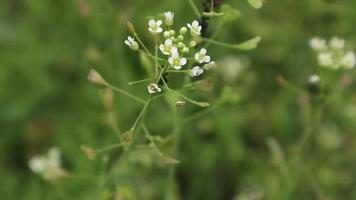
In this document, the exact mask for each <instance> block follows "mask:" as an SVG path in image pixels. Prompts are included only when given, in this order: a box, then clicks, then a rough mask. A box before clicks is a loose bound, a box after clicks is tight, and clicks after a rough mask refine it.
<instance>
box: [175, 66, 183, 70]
mask: <svg viewBox="0 0 356 200" xmlns="http://www.w3.org/2000/svg"><path fill="white" fill-rule="evenodd" d="M174 69H182V66H174Z"/></svg>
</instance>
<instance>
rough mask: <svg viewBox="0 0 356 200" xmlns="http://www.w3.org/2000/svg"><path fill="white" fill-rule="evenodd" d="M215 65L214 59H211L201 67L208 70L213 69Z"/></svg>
mask: <svg viewBox="0 0 356 200" xmlns="http://www.w3.org/2000/svg"><path fill="white" fill-rule="evenodd" d="M215 67H216V63H215V62H214V61H211V62H210V63H207V64H205V65H204V66H203V69H205V70H210V69H214V68H215Z"/></svg>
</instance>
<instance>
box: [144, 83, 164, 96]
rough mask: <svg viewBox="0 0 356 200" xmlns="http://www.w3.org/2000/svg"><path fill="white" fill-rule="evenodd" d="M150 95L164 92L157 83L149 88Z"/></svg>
mask: <svg viewBox="0 0 356 200" xmlns="http://www.w3.org/2000/svg"><path fill="white" fill-rule="evenodd" d="M147 89H148V93H150V94H154V93H159V92H161V91H162V89H161V88H160V87H159V86H158V85H157V84H155V83H151V84H149V85H148V86H147Z"/></svg>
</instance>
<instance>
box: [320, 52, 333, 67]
mask: <svg viewBox="0 0 356 200" xmlns="http://www.w3.org/2000/svg"><path fill="white" fill-rule="evenodd" d="M318 62H319V65H320V66H323V67H331V66H332V65H333V58H332V55H331V53H330V52H326V53H319V54H318Z"/></svg>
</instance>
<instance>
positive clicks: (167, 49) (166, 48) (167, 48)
mask: <svg viewBox="0 0 356 200" xmlns="http://www.w3.org/2000/svg"><path fill="white" fill-rule="evenodd" d="M172 46H173V42H172V40H171V39H166V41H164V44H160V45H159V49H160V50H161V52H162V53H163V54H164V55H170V54H171V52H172Z"/></svg>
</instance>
